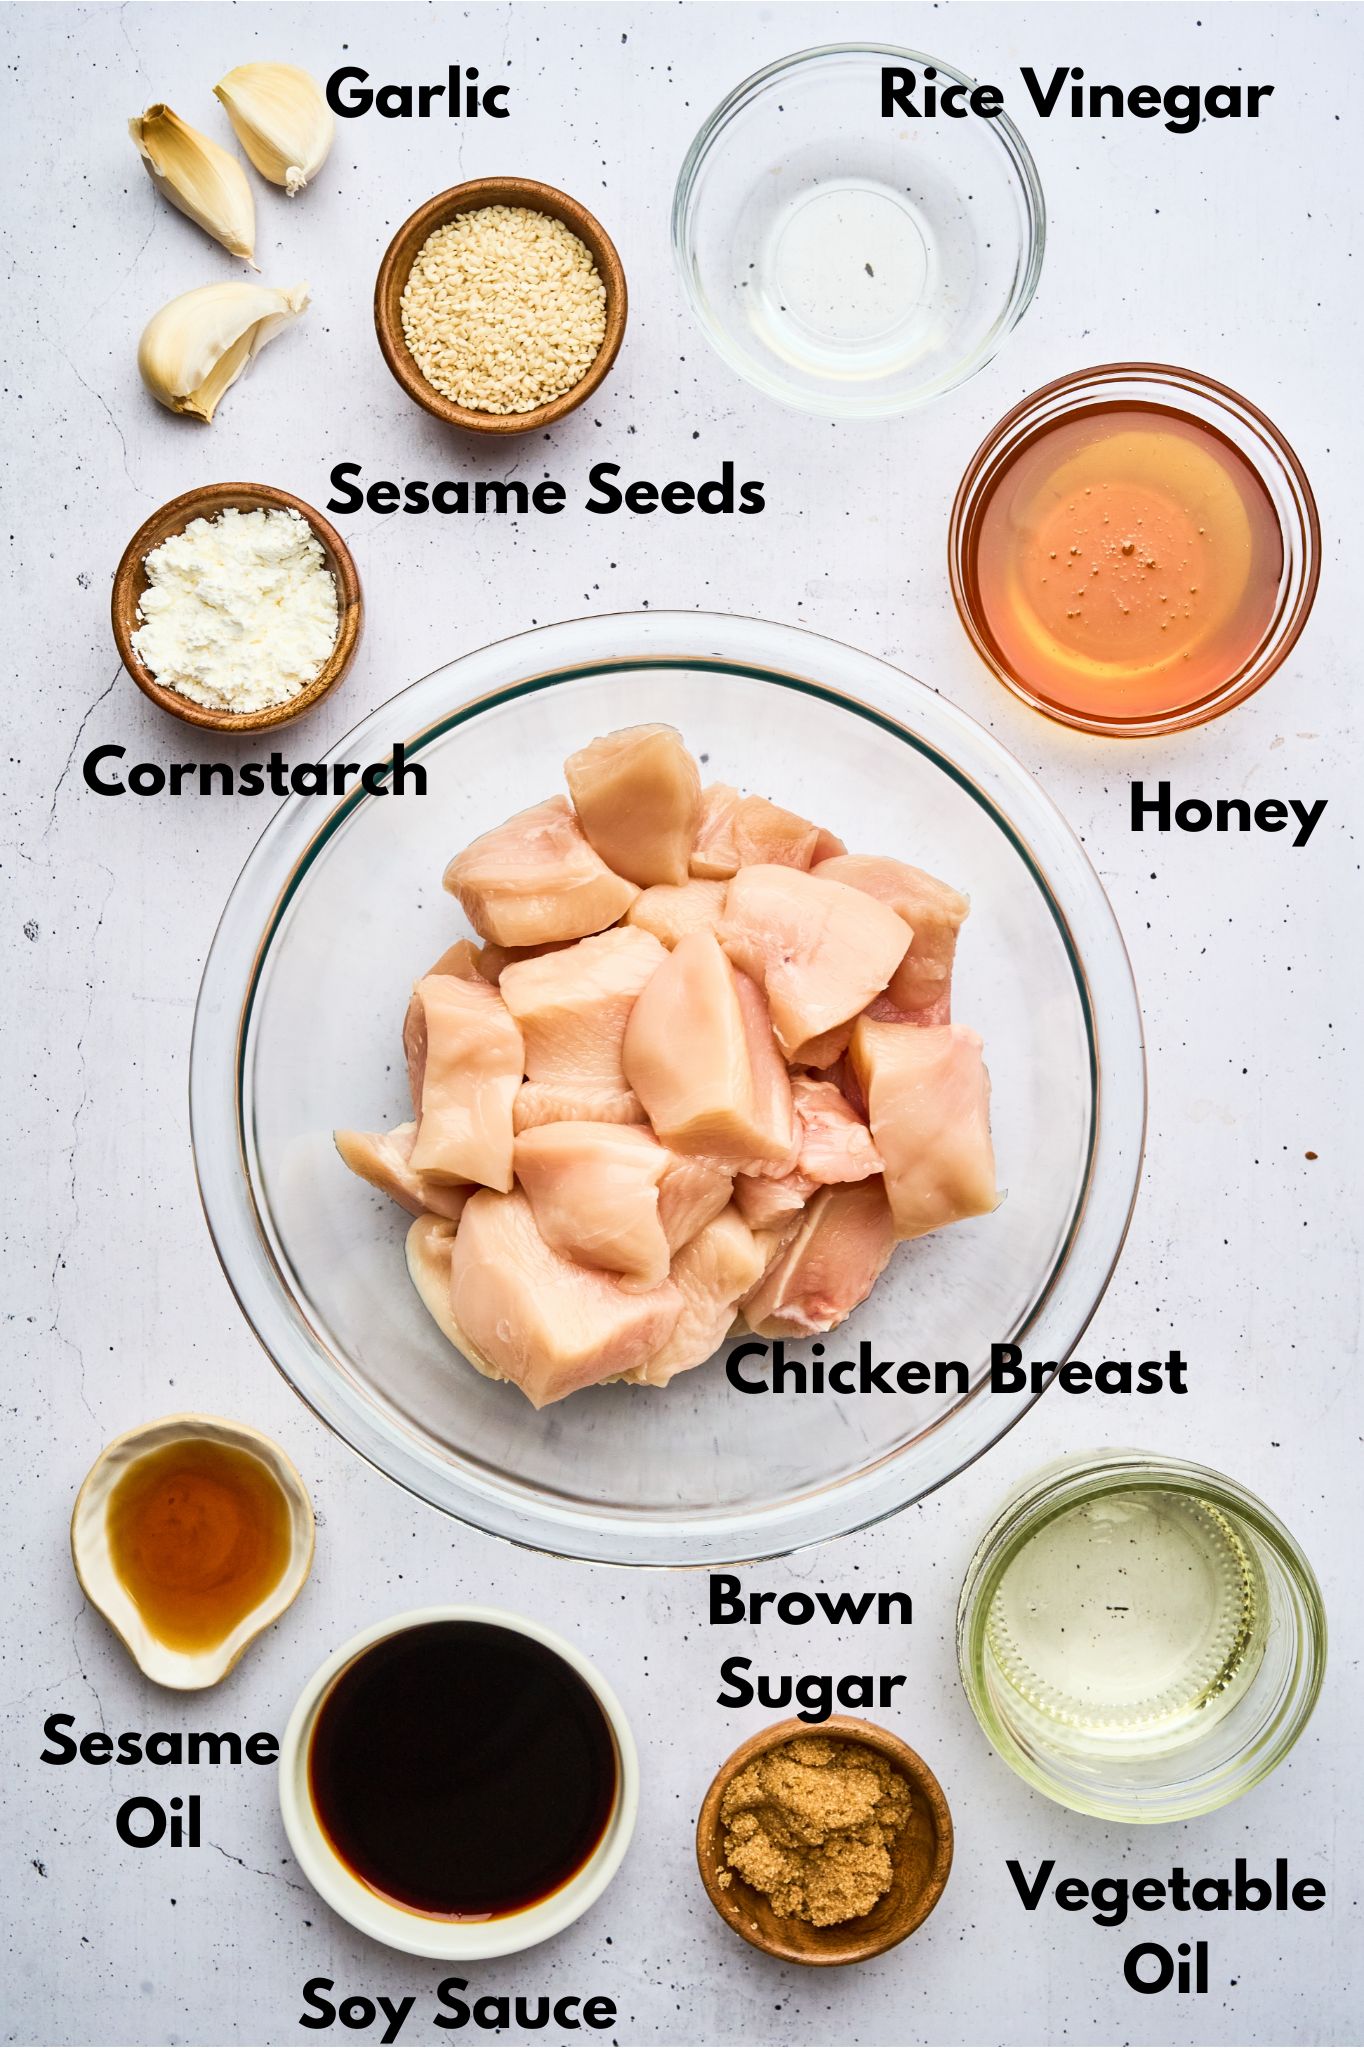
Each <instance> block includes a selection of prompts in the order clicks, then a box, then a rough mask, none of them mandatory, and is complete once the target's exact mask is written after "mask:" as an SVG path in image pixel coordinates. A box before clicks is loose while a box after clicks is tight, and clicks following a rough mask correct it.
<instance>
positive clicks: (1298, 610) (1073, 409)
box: [947, 362, 1321, 739]
mask: <svg viewBox="0 0 1364 2048" xmlns="http://www.w3.org/2000/svg"><path fill="white" fill-rule="evenodd" d="M1120 384H1121V385H1135V386H1139V387H1140V386H1143V385H1145V386H1148V387H1149V389H1150V391H1151V393H1153V394H1154V396H1155V398H1156V399H1158V400H1159V402H1161V403H1163V404H1165V405H1166V406H1167V408H1168V409H1169V410H1171V411H1181V410H1184V408H1181V406H1180V404H1179V399H1180V396H1181V394H1183V395H1186V396H1187V395H1188V394H1190V393H1192V394H1196V395H1197V396H1199V397H1201V398H1203V399H1204V400H1205V401H1207V403H1208V404H1209V406H1210V407H1211V408H1213V409H1215V411H1217V412H1218V413H1220V414H1221V416H1222V417H1223V418H1224V419H1227V418H1230V419H1238V420H1240V421H1241V422H1242V423H1243V424H1245V425H1248V426H1249V427H1250V428H1251V429H1252V431H1253V432H1254V434H1255V436H1256V438H1257V440H1258V442H1259V444H1260V446H1261V447H1262V448H1263V449H1266V450H1268V451H1270V453H1271V454H1272V455H1273V456H1274V457H1275V458H1276V459H1277V461H1278V463H1279V464H1280V466H1281V471H1282V474H1283V476H1284V478H1285V479H1286V481H1287V483H1288V486H1289V491H1290V495H1291V497H1292V499H1293V504H1294V509H1295V511H1296V513H1297V515H1298V517H1297V524H1296V526H1295V527H1294V528H1292V529H1291V530H1290V529H1289V528H1288V527H1287V526H1286V524H1285V519H1284V515H1283V513H1282V511H1281V509H1280V507H1279V504H1278V501H1277V499H1276V498H1275V496H1274V494H1273V493H1272V492H1269V491H1268V487H1267V486H1266V490H1267V495H1268V496H1269V498H1270V502H1271V504H1273V505H1274V508H1275V513H1276V515H1277V517H1278V525H1279V532H1280V535H1281V538H1282V541H1283V550H1284V563H1285V571H1287V569H1288V567H1289V565H1290V564H1291V562H1292V560H1293V558H1294V554H1295V550H1296V552H1297V554H1298V555H1299V556H1300V558H1301V580H1300V582H1299V585H1298V587H1297V589H1296V591H1295V592H1294V593H1293V596H1292V601H1291V603H1290V604H1289V605H1288V607H1287V608H1286V610H1283V611H1282V612H1281V614H1280V615H1279V616H1278V617H1277V618H1276V619H1275V620H1274V621H1273V623H1272V626H1271V628H1270V631H1269V634H1268V636H1267V638H1266V639H1265V640H1264V642H1263V643H1262V644H1261V646H1260V647H1259V648H1258V649H1257V650H1256V652H1255V653H1254V654H1253V655H1252V656H1251V658H1250V660H1249V661H1248V662H1247V663H1245V664H1243V666H1242V667H1241V668H1240V669H1239V670H1238V671H1237V672H1236V674H1235V675H1233V676H1231V677H1229V678H1228V679H1227V681H1226V682H1225V683H1223V684H1222V685H1220V686H1219V688H1218V689H1216V690H1214V691H1212V692H1211V693H1210V694H1209V695H1208V696H1206V697H1201V698H1199V699H1198V701H1197V702H1196V703H1194V704H1191V705H1186V706H1184V707H1182V708H1181V709H1178V710H1174V711H1168V712H1153V713H1150V714H1147V715H1145V716H1143V717H1140V718H1102V717H1099V716H1094V715H1089V716H1086V715H1084V714H1082V713H1080V712H1077V711H1071V710H1068V709H1067V708H1066V707H1065V706H1064V705H1061V704H1056V703H1053V702H1052V701H1051V700H1050V699H1049V698H1046V697H1043V696H1040V695H1039V694H1038V693H1037V692H1036V691H1034V690H1032V689H1030V688H1029V686H1028V685H1027V684H1026V683H1025V682H1023V681H1022V680H1021V679H1020V678H1019V677H1018V676H1015V675H1014V674H1013V672H1012V670H1011V669H1010V668H1009V667H1008V665H1007V664H1006V663H1005V662H1004V661H1003V660H1002V659H1001V658H1000V656H999V655H998V654H997V652H996V651H995V649H994V647H993V646H992V644H991V642H990V639H989V636H988V635H987V633H986V632H985V629H984V624H983V622H982V620H981V619H980V618H979V616H978V614H977V609H976V607H975V605H973V604H972V602H971V598H970V594H969V591H968V589H967V578H966V572H965V557H966V552H967V546H968V537H969V532H970V526H971V521H972V519H973V518H974V516H975V514H976V512H977V511H978V510H979V509H980V506H981V504H982V502H983V498H984V493H985V491H986V489H987V487H988V486H989V485H990V484H992V483H993V481H994V477H995V474H996V469H995V459H996V457H998V456H1001V455H1003V454H1005V453H1006V452H1007V453H1008V454H1010V456H1011V455H1012V453H1013V452H1015V451H1016V450H1017V449H1019V448H1021V447H1023V446H1024V445H1026V439H1027V433H1028V430H1029V429H1030V428H1031V427H1032V426H1033V425H1034V424H1036V425H1037V426H1039V427H1043V426H1051V425H1054V424H1055V423H1056V422H1057V421H1058V420H1062V419H1065V418H1068V417H1070V416H1071V415H1073V414H1075V413H1078V412H1079V411H1081V410H1082V409H1083V408H1084V407H1085V406H1086V405H1090V404H1093V403H1094V402H1095V401H1096V398H1098V397H1099V396H1101V395H1102V393H1103V391H1104V389H1105V388H1106V387H1108V386H1115V385H1120ZM1131 402H1132V403H1133V404H1134V405H1141V404H1143V403H1148V404H1149V403H1151V402H1152V400H1151V398H1150V397H1147V398H1145V399H1143V398H1142V397H1141V396H1139V395H1134V396H1132V398H1131ZM1188 417H1190V418H1196V417H1197V415H1195V414H1193V413H1189V414H1188ZM1010 444H1012V446H1011V447H1010ZM1236 446H1237V449H1238V452H1239V453H1240V454H1241V455H1242V456H1243V458H1244V459H1246V460H1247V461H1251V458H1250V457H1249V456H1248V455H1247V454H1246V451H1245V450H1244V448H1242V447H1241V445H1240V443H1239V442H1238V443H1237V444H1236ZM1251 466H1252V467H1253V468H1254V469H1255V472H1256V474H1257V476H1258V477H1259V478H1260V480H1261V482H1262V483H1263V482H1264V472H1265V469H1266V467H1267V465H1266V463H1264V462H1263V461H1259V460H1255V461H1252V462H1251ZM947 574H948V581H949V583H950V585H951V589H952V602H953V604H954V605H955V606H956V610H957V616H958V618H959V619H960V620H961V623H962V626H963V627H964V628H965V631H966V634H967V637H968V639H969V640H970V642H971V644H972V646H973V647H974V648H975V650H976V653H977V654H978V655H979V656H980V658H981V660H982V661H983V662H984V663H985V666H986V667H987V668H988V669H989V670H990V672H991V674H992V675H993V676H994V677H995V679H996V681H997V682H1001V683H1003V685H1004V687H1005V688H1006V689H1007V690H1011V691H1012V692H1013V694H1014V695H1015V696H1016V697H1019V698H1021V699H1022V701H1023V702H1024V703H1025V704H1027V705H1028V706H1029V707H1030V709H1032V710H1033V711H1039V712H1041V714H1042V716H1043V717H1044V718H1050V719H1052V720H1054V721H1055V722H1056V724H1058V725H1065V726H1069V727H1071V728H1072V730H1074V731H1076V732H1090V733H1098V734H1100V735H1101V736H1102V737H1104V738H1106V739H1150V738H1155V737H1158V736H1160V735H1162V734H1165V733H1172V732H1189V731H1192V730H1193V728H1194V727H1196V726H1199V725H1206V724H1207V723H1208V722H1209V721H1210V720H1211V719H1214V718H1220V717H1221V716H1222V714H1223V713H1224V712H1226V711H1231V710H1234V709H1235V707H1236V706H1237V705H1238V704H1243V703H1244V702H1245V701H1246V699H1247V698H1248V697H1253V696H1254V695H1255V692H1256V691H1257V690H1259V689H1261V688H1262V687H1263V686H1264V684H1265V683H1267V682H1268V681H1269V679H1270V677H1271V676H1273V675H1274V674H1275V673H1276V672H1277V671H1278V669H1279V668H1280V667H1282V665H1283V663H1284V662H1285V661H1286V660H1287V659H1288V657H1289V655H1290V654H1291V653H1292V652H1293V649H1294V648H1295V647H1296V645H1297V643H1298V640H1299V638H1300V636H1301V634H1302V631H1303V628H1304V627H1305V626H1306V624H1307V621H1308V619H1309V617H1310V616H1311V613H1312V607H1313V605H1314V604H1315V602H1316V596H1317V588H1318V585H1319V584H1320V581H1321V519H1320V516H1319V514H1318V511H1317V501H1316V497H1315V495H1314V493H1313V490H1312V485H1311V482H1310V480H1309V478H1308V475H1307V471H1306V469H1305V468H1304V467H1303V464H1302V461H1301V459H1300V458H1299V456H1298V453H1297V450H1296V449H1295V448H1294V447H1293V445H1292V443H1291V442H1290V441H1289V439H1288V437H1287V435H1286V434H1285V433H1284V431H1283V429H1282V428H1281V427H1279V426H1278V425H1277V424H1276V422H1275V421H1274V420H1272V419H1271V418H1270V417H1269V415H1268V413H1266V412H1264V411H1262V410H1261V408H1260V407H1259V406H1258V405H1256V404H1255V403H1254V401H1253V400H1252V399H1249V398H1246V397H1245V396H1244V395H1243V394H1242V393H1241V392H1239V391H1237V390H1236V389H1235V388H1234V387H1233V386H1232V385H1230V384H1223V383H1221V382H1220V381H1219V380H1218V379H1217V378H1216V377H1209V376H1208V375H1206V373H1205V372H1203V371H1201V370H1189V369H1185V368H1183V367H1181V366H1180V365H1179V364H1177V363H1157V362H1110V363H1094V364H1091V365H1088V366H1087V367H1084V368H1082V369H1078V370H1068V371H1067V372H1066V373H1065V375H1064V376H1061V377H1053V378H1051V379H1050V380H1049V381H1048V382H1047V383H1045V384H1039V385H1038V386H1037V388H1036V389H1035V390H1033V391H1029V392H1028V393H1026V395H1025V396H1024V397H1022V398H1020V399H1019V400H1018V402H1017V404H1016V405H1012V406H1010V408H1009V410H1008V411H1007V412H1006V413H1005V414H1004V415H1003V417H1002V418H1001V419H999V420H997V421H996V423H995V425H994V426H993V427H991V429H990V431H989V433H988V434H986V436H985V438H984V440H983V441H982V442H981V443H980V446H979V447H978V448H977V449H976V450H975V452H974V454H973V455H972V456H971V459H970V461H969V462H968V463H967V465H966V468H965V469H964V470H963V471H962V476H961V482H960V483H959V484H958V485H957V490H956V495H955V497H954V498H953V500H952V512H951V516H950V518H949V521H948V529H947Z"/></svg>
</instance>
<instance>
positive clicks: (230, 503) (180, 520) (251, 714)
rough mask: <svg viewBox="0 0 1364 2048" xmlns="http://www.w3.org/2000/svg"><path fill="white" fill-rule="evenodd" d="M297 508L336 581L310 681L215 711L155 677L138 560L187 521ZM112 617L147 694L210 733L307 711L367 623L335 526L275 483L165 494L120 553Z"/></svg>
mask: <svg viewBox="0 0 1364 2048" xmlns="http://www.w3.org/2000/svg"><path fill="white" fill-rule="evenodd" d="M252 508H255V509H257V510H262V509H263V510H266V511H272V512H297V513H298V514H299V516H300V518H303V519H306V520H307V522H308V524H309V526H310V527H311V528H312V530H313V532H314V534H315V535H316V536H317V539H318V541H319V543H320V544H321V547H322V552H323V554H324V555H325V556H326V557H327V567H328V568H329V569H330V570H331V573H332V577H333V579H334V581H335V583H336V604H337V613H338V619H337V629H336V642H335V645H334V646H333V648H332V651H331V653H330V654H329V655H328V656H327V659H326V660H325V662H324V663H323V664H322V666H321V668H320V669H319V670H318V672H317V674H316V675H315V676H314V677H313V679H312V681H311V682H310V683H305V684H304V686H303V688H302V689H301V690H299V691H298V692H297V693H296V694H295V695H294V696H292V697H286V698H285V699H284V701H283V702H282V703H280V704H267V705H266V706H265V707H264V709H263V710H260V711H219V710H218V709H216V708H215V707H214V706H212V705H209V704H196V703H195V702H194V699H193V698H192V697H182V696H181V694H180V692H179V691H178V690H172V689H171V688H170V687H169V686H168V685H167V684H165V683H159V682H158V681H157V680H156V677H155V676H154V675H153V674H152V672H151V670H150V669H149V668H148V667H147V665H146V663H145V662H144V661H143V660H142V659H141V657H140V656H139V654H138V652H137V649H136V648H135V647H134V646H133V634H134V633H135V632H136V630H137V607H138V604H139V602H140V601H141V598H142V593H143V591H144V590H145V589H146V587H147V579H146V576H145V574H144V573H143V567H142V565H143V562H144V561H145V559H146V557H147V556H148V555H149V554H150V553H151V552H152V550H153V548H157V547H160V545H161V543H162V542H163V541H166V540H170V539H171V538H173V537H174V536H175V535H176V534H179V533H183V532H184V530H185V528H186V527H187V526H188V525H189V524H190V522H191V521H192V520H195V519H204V518H212V517H213V516H214V515H215V514H216V513H219V512H229V511H240V510H243V509H248V510H249V509H252ZM109 618H110V623H111V625H112V627H113V632H114V644H115V645H116V647H117V648H118V654H119V659H120V661H121V662H122V663H123V666H124V668H126V669H127V671H128V674H129V675H130V676H131V677H132V679H133V681H134V682H135V683H136V684H137V687H138V689H139V690H141V692H142V694H143V696H144V697H149V698H150V699H151V701H152V703H153V704H156V705H158V706H159V707H160V709H161V710H162V711H169V712H170V714H171V716H172V717H173V718H178V719H180V720H181V721H182V723H184V724H185V725H197V726H201V727H203V728H204V729H206V730H207V731H210V732H223V733H242V732H266V731H268V730H269V729H270V728H271V727H272V726H277V725H288V724H290V723H291V722H292V720H294V719H295V718H298V717H301V715H302V714H303V713H304V712H305V711H311V709H312V707H313V706H314V704H318V703H320V702H321V700H322V699H323V698H324V697H325V696H326V695H327V694H328V692H329V691H331V690H334V689H335V688H336V685H337V684H338V683H339V682H340V681H341V679H342V677H343V676H344V675H345V674H346V672H347V671H348V669H349V668H350V665H351V663H352V662H353V661H354V659H355V655H356V650H357V649H358V647H359V645H360V635H361V632H362V630H363V626H364V596H363V593H362V591H361V588H360V572H359V571H358V569H357V568H356V566H355V557H354V556H353V555H352V554H351V551H350V549H349V548H348V547H347V546H346V543H345V542H344V541H343V540H342V538H341V536H340V534H339V533H338V532H337V530H336V528H335V527H334V526H333V525H331V524H330V522H329V521H328V520H326V519H324V518H323V516H322V514H321V513H320V512H319V511H318V510H317V509H316V507H315V506H312V505H310V504H309V503H308V502H307V500H306V499H305V498H299V497H296V496H295V494H294V493H293V492H292V491H286V490H283V489H281V488H280V487H279V485H277V484H248V483H220V484H201V485H199V486H198V487H197V488H196V489H194V490H190V491H181V493H180V494H179V496H178V497H175V498H167V500H166V502H165V504H164V505H159V506H158V507H157V509H156V511H155V512H153V513H151V514H150V515H149V516H148V517H147V518H146V519H144V520H143V522H142V524H141V526H139V527H138V529H137V532H136V533H135V534H134V535H133V537H132V539H131V540H130V541H129V542H128V545H127V547H126V548H124V550H123V553H122V554H121V555H120V557H119V562H118V567H117V568H116V569H115V571H114V582H113V588H112V590H111V592H110V597H109Z"/></svg>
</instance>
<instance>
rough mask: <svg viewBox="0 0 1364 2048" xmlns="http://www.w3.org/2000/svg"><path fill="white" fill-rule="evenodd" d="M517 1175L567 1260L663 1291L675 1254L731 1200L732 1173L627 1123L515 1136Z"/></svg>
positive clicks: (629, 1284) (630, 1284) (553, 1127)
mask: <svg viewBox="0 0 1364 2048" xmlns="http://www.w3.org/2000/svg"><path fill="white" fill-rule="evenodd" d="M515 1167H516V1177H517V1179H518V1180H519V1181H520V1183H521V1185H522V1187H523V1188H524V1189H525V1191H526V1195H527V1197H528V1198H529V1201H530V1205H531V1208H532V1209H533V1210H534V1212H535V1221H536V1224H537V1226H538V1228H539V1231H540V1235H541V1236H542V1237H543V1238H544V1240H545V1242H546V1244H549V1245H552V1246H553V1248H554V1249H555V1251H558V1252H562V1253H563V1254H564V1255H565V1257H566V1258H571V1259H577V1260H579V1261H580V1262H581V1263H582V1264H583V1265H585V1266H595V1267H598V1268H599V1269H601V1270H602V1271H604V1272H608V1273H616V1274H618V1275H619V1276H620V1278H621V1284H622V1286H624V1287H626V1288H629V1289H638V1288H649V1287H657V1286H658V1285H659V1283H660V1282H661V1281H663V1280H666V1279H667V1277H668V1267H669V1265H670V1264H671V1261H672V1255H673V1252H674V1251H675V1250H676V1249H678V1248H679V1247H680V1246H681V1245H683V1244H685V1243H686V1241H687V1239H688V1238H690V1237H693V1236H694V1235H695V1234H696V1232H697V1231H698V1230H700V1229H701V1227H702V1226H703V1225H704V1224H706V1223H708V1222H709V1221H710V1219H711V1218H712V1217H713V1216H716V1215H718V1214H719V1212H720V1210H721V1209H723V1208H724V1206H725V1204H726V1203H727V1202H728V1200H729V1196H730V1189H731V1185H732V1176H731V1175H730V1174H728V1173H726V1172H725V1171H724V1170H723V1169H722V1168H720V1167H718V1166H715V1165H713V1164H711V1163H710V1162H708V1161H703V1160H695V1159H680V1158H678V1157H677V1155H676V1154H674V1153H672V1152H670V1151H669V1150H668V1149H667V1147H666V1146H664V1145H660V1144H659V1142H658V1140H657V1138H655V1137H654V1136H653V1134H652V1132H650V1131H647V1130H640V1129H638V1128H634V1127H631V1126H629V1125H622V1124H592V1123H564V1124H544V1125H542V1126H540V1128H538V1129H536V1130H530V1131H525V1132H523V1133H522V1135H521V1136H520V1137H519V1138H518V1139H517V1140H516V1150H515Z"/></svg>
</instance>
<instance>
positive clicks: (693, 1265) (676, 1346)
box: [627, 1203, 766, 1387]
mask: <svg viewBox="0 0 1364 2048" xmlns="http://www.w3.org/2000/svg"><path fill="white" fill-rule="evenodd" d="M765 1261H766V1254H765V1252H764V1250H763V1248H762V1247H761V1246H760V1245H759V1243H758V1241H757V1239H756V1238H755V1237H754V1235H753V1232H752V1231H751V1230H750V1229H749V1227H748V1225H747V1224H746V1223H745V1222H744V1220H743V1217H742V1216H741V1215H740V1214H739V1212H738V1210H737V1209H736V1208H735V1207H734V1206H733V1204H732V1203H731V1204H730V1206H729V1207H728V1208H727V1209H722V1210H721V1211H720V1214H719V1215H718V1216H716V1217H714V1218H713V1219H712V1221H711V1222H709V1223H707V1225H706V1227H705V1229H704V1230H701V1231H698V1232H697V1234H696V1236H695V1237H694V1238H693V1239H692V1240H691V1243H690V1244H688V1245H686V1246H685V1247H684V1249H683V1250H682V1251H680V1252H679V1253H678V1255H677V1257H676V1258H675V1259H674V1260H673V1268H672V1278H673V1285H674V1286H675V1287H676V1288H677V1289H678V1292H679V1293H680V1294H681V1296H682V1310H681V1313H680V1314H679V1316H678V1318H677V1322H676V1323H675V1324H674V1326H673V1331H672V1334H671V1336H670V1337H668V1338H667V1339H666V1340H665V1342H664V1344H663V1346H662V1348H661V1349H660V1350H658V1351H656V1352H655V1353H654V1355H653V1357H652V1358H651V1359H650V1360H649V1361H648V1363H647V1364H646V1365H641V1366H637V1367H636V1368H635V1370H634V1371H633V1372H632V1373H630V1374H628V1375H627V1377H628V1378H629V1379H631V1380H633V1381H634V1382H635V1383H636V1384H637V1385H639V1386H645V1387H666V1386H667V1384H668V1381H669V1380H671V1379H673V1378H675V1377H676V1375H677V1374H678V1373H680V1372H686V1371H687V1370H688V1369H689V1368H690V1367H691V1366H693V1365H704V1364H705V1362H706V1360H707V1359H708V1358H713V1357H714V1356H715V1353H716V1352H717V1351H718V1350H719V1349H720V1346H721V1345H722V1344H723V1343H724V1341H725V1338H726V1336H727V1335H728V1333H729V1328H730V1325H731V1324H732V1323H733V1321H734V1313H735V1310H736V1309H737V1307H738V1305H739V1302H740V1300H741V1299H742V1298H743V1296H744V1295H745V1294H747V1293H748V1291H749V1289H750V1288H751V1287H752V1286H754V1284H755V1283H756V1282H757V1280H758V1279H759V1278H760V1277H761V1275H762V1270H763V1266H764V1263H765Z"/></svg>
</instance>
